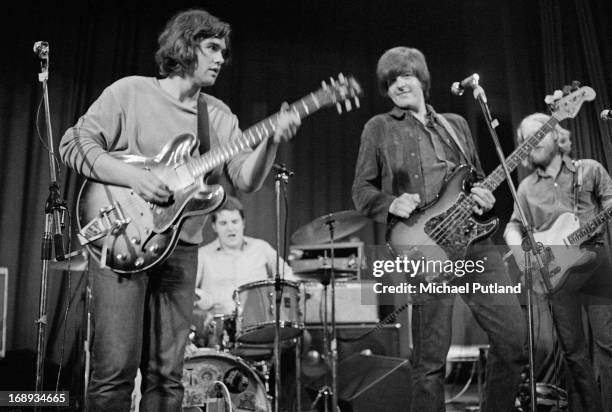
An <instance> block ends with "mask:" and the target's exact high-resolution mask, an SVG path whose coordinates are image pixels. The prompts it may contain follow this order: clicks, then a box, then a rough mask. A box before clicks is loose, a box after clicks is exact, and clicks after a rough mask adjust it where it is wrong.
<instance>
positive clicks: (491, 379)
mask: <svg viewBox="0 0 612 412" xmlns="http://www.w3.org/2000/svg"><path fill="white" fill-rule="evenodd" d="M485 256H486V261H485V262H486V263H485V265H484V266H485V270H484V272H483V273H478V274H476V273H473V274H469V275H465V276H464V277H462V278H459V279H456V280H454V281H453V282H452V284H453V285H461V284H465V283H475V282H479V283H483V284H488V283H497V284H499V285H510V284H511V283H510V277H509V275H508V273H507V271H506V269H505V267H504V264H503V261H502V258H501V256H500V254H499V252H498V251H497V250H496V249H495V247H494V246H493V244H492V243H491V241H484V242H481V243H480V244H478V245H476V246H474V247H472V248H471V249H470V253H469V255H468V256H467V257H466V259H470V260H478V259H482V258H484V257H485ZM460 296H461V298H462V299H463V300H464V301H465V302H466V303H467V304H468V306H469V307H470V309H471V311H472V313H473V314H474V318H475V319H476V321H477V322H478V324H479V325H480V326H481V327H482V328H483V329H484V331H485V332H486V333H487V335H488V337H489V344H490V349H489V353H488V358H487V367H486V372H485V373H486V382H485V387H484V394H483V399H482V404H481V409H480V410H481V411H482V412H510V411H513V410H514V401H515V399H516V393H517V391H518V386H519V382H520V376H521V371H522V369H523V367H524V366H525V364H526V363H527V356H526V352H525V342H526V340H525V339H526V338H525V336H526V325H525V321H524V317H523V313H522V311H521V308H520V305H519V301H518V298H517V296H515V295H513V294H482V293H467V294H461V295H460ZM455 298H456V296H455V295H453V294H436V295H430V294H421V295H418V296H416V299H415V304H414V305H413V308H412V340H413V345H414V351H413V387H412V405H411V411H413V412H426V411H432V412H433V411H435V412H443V411H444V410H445V403H444V375H445V371H446V356H447V354H448V350H449V348H450V345H451V334H452V313H453V303H454V300H455Z"/></svg>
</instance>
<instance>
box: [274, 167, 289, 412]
mask: <svg viewBox="0 0 612 412" xmlns="http://www.w3.org/2000/svg"><path fill="white" fill-rule="evenodd" d="M273 168H274V171H275V175H274V194H275V197H276V275H275V276H274V412H279V411H280V403H279V401H280V392H281V367H280V366H281V365H280V363H281V356H280V352H281V347H280V341H281V336H280V335H281V327H280V307H281V299H282V296H283V294H282V285H281V272H280V248H281V218H280V197H281V196H280V193H281V182H283V183H284V184H285V185H287V184H288V182H289V178H290V177H291V176H293V174H294V173H293V172H292V171H291V170H289V169H287V168H286V167H285V165H278V164H274V165H273Z"/></svg>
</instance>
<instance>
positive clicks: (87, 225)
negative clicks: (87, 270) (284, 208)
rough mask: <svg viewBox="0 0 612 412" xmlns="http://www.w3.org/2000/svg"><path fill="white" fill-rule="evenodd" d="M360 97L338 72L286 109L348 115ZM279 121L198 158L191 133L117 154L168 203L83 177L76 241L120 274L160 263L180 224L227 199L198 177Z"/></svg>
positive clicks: (264, 135)
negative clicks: (152, 149) (142, 151)
mask: <svg viewBox="0 0 612 412" xmlns="http://www.w3.org/2000/svg"><path fill="white" fill-rule="evenodd" d="M360 94H361V87H360V86H359V84H358V83H357V81H356V80H355V79H354V78H353V77H350V76H349V77H344V76H343V75H342V74H340V75H339V76H338V79H337V80H334V79H331V84H330V85H327V84H326V83H325V82H323V85H322V87H321V88H320V89H318V90H317V91H315V92H313V93H310V94H309V95H307V96H305V97H303V98H302V99H300V100H298V101H296V102H294V103H293V104H291V106H290V108H289V110H291V111H293V112H295V113H296V114H298V115H299V117H300V118H305V117H307V116H309V115H311V114H313V113H314V112H316V111H318V110H319V109H322V108H323V107H327V106H333V105H336V106H337V109H338V112H339V113H342V105H341V103H344V105H345V108H346V110H347V111H349V110H351V108H352V105H351V99H354V101H355V105H356V106H357V107H359V100H358V96H359V95H360ZM277 117H278V113H277V114H274V115H272V116H270V117H268V118H266V119H264V120H262V121H261V122H259V123H257V124H256V125H254V126H252V127H251V128H249V129H248V130H246V131H244V132H243V133H242V135H241V136H240V137H239V138H237V139H234V140H233V141H231V142H229V143H227V144H225V145H222V146H220V147H216V148H213V149H211V150H210V151H208V152H206V153H204V154H203V155H201V156H194V157H191V155H190V153H192V150H193V149H194V147H195V145H196V144H197V142H198V139H197V138H196V137H195V136H193V135H191V134H183V135H180V136H177V137H175V138H174V139H173V140H172V141H170V142H169V143H168V144H167V145H166V146H165V147H164V148H163V149H162V150H161V151H160V152H159V153H158V154H157V155H156V156H154V157H151V158H147V157H141V156H117V158H119V159H121V160H123V161H125V162H128V163H131V164H134V165H137V166H139V167H142V168H145V169H149V170H150V171H151V172H152V173H154V174H155V175H156V176H157V177H158V178H159V179H160V180H162V181H163V182H164V183H165V184H166V185H167V186H168V187H169V188H170V189H171V190H172V192H173V198H172V200H171V202H170V203H169V204H164V205H160V204H153V203H149V202H147V201H145V200H144V199H143V198H141V197H140V196H139V195H137V194H136V193H135V192H134V191H133V190H132V189H130V188H126V187H122V186H116V185H110V184H104V183H101V182H98V181H94V180H87V181H85V183H84V184H83V186H82V187H81V190H80V192H79V196H78V202H77V210H78V217H77V221H78V228H79V233H78V237H79V241H80V242H81V244H82V245H84V246H86V247H87V249H88V250H89V252H90V253H91V255H92V256H93V257H94V258H95V259H96V260H97V261H98V262H99V263H100V266H101V267H109V268H110V269H112V270H114V271H115V272H118V273H134V272H140V271H143V270H147V269H149V268H151V267H153V266H154V265H156V264H158V263H160V262H162V261H164V260H165V259H166V258H167V257H168V256H169V255H170V253H171V252H172V251H173V250H174V247H175V246H176V243H177V241H178V238H179V233H180V231H181V225H182V224H183V223H184V221H185V219H186V218H187V217H189V216H195V215H203V214H208V213H211V212H212V211H214V210H216V209H217V208H218V207H219V206H220V205H221V204H222V203H223V201H224V199H225V193H224V191H223V188H222V187H221V186H220V185H207V184H203V183H202V179H203V178H205V177H206V176H207V175H208V174H209V173H210V172H211V171H212V170H214V169H215V168H216V167H218V166H220V165H222V164H224V163H225V162H226V161H227V160H229V159H231V158H233V157H234V156H236V155H237V154H238V153H241V152H242V151H243V150H245V149H246V148H249V147H254V146H257V144H259V143H260V142H261V141H263V140H264V139H266V138H268V137H270V136H272V135H273V134H274V129H275V127H276V119H277ZM196 194H197V199H196V198H195V196H196Z"/></svg>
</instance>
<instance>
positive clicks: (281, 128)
mask: <svg viewBox="0 0 612 412" xmlns="http://www.w3.org/2000/svg"><path fill="white" fill-rule="evenodd" d="M301 124H302V121H301V119H300V116H298V114H297V113H296V112H292V111H290V110H289V104H288V103H287V102H285V103H283V104H282V106H281V110H280V112H279V114H278V119H277V122H276V130H275V131H274V143H280V142H287V141H289V140H291V138H292V137H293V136H295V134H296V133H297V129H298V128H299V127H300V125H301Z"/></svg>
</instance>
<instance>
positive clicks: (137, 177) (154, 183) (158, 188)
mask: <svg viewBox="0 0 612 412" xmlns="http://www.w3.org/2000/svg"><path fill="white" fill-rule="evenodd" d="M128 182H129V186H130V188H132V189H133V190H134V192H136V193H137V194H138V195H139V196H140V197H142V198H143V199H144V200H146V201H147V202H153V203H157V204H164V203H168V202H169V201H170V198H171V197H172V191H171V190H170V188H169V187H168V186H167V185H166V184H165V183H164V182H162V181H161V180H160V179H159V178H158V177H157V176H155V174H153V173H151V171H149V170H146V169H140V168H134V171H133V172H132V173H130V175H129V177H128Z"/></svg>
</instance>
